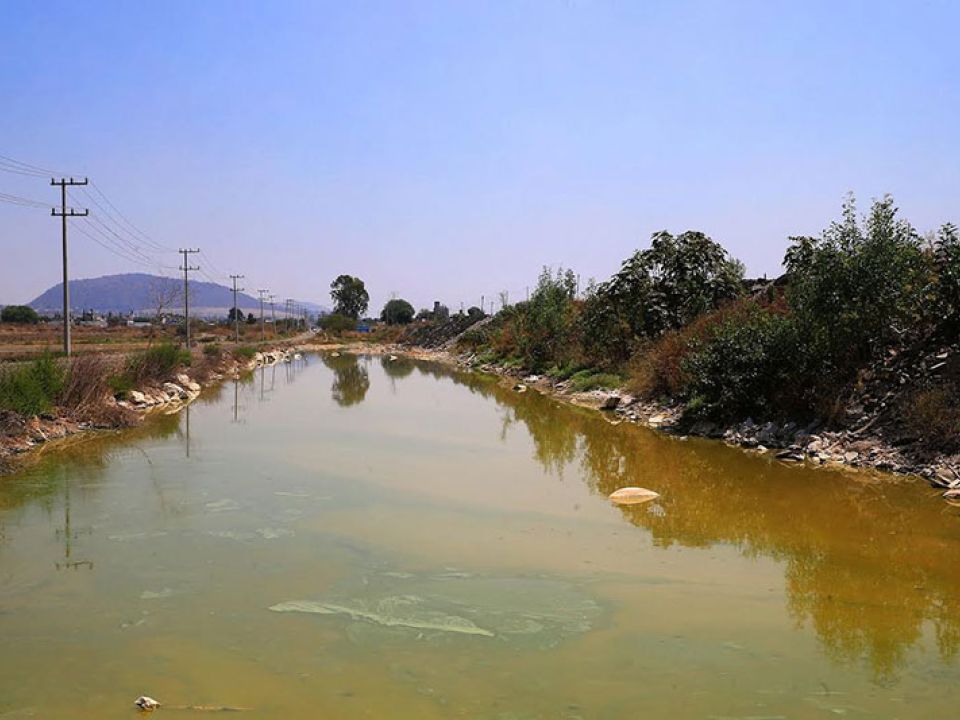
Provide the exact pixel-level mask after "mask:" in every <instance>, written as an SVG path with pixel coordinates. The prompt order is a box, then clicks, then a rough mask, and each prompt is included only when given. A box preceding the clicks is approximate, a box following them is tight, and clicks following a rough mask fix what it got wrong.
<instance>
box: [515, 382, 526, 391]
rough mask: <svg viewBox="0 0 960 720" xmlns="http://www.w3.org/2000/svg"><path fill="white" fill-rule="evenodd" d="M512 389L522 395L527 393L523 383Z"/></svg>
mask: <svg viewBox="0 0 960 720" xmlns="http://www.w3.org/2000/svg"><path fill="white" fill-rule="evenodd" d="M513 389H514V390H516V391H517V392H519V393H522V392H526V391H527V386H526V385H524V384H523V383H517V384H516V385H514V386H513Z"/></svg>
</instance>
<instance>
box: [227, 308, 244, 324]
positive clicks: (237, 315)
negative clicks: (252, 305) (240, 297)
mask: <svg viewBox="0 0 960 720" xmlns="http://www.w3.org/2000/svg"><path fill="white" fill-rule="evenodd" d="M238 320H239V321H240V322H243V310H241V309H240V308H238V307H232V308H230V310H229V312H227V322H231V323H232V322H236V321H238Z"/></svg>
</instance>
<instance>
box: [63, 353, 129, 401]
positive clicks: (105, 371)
mask: <svg viewBox="0 0 960 720" xmlns="http://www.w3.org/2000/svg"><path fill="white" fill-rule="evenodd" d="M111 375H112V365H111V363H110V361H109V360H107V358H105V357H104V356H103V355H100V354H99V353H88V354H86V355H78V356H77V357H75V358H74V359H73V361H72V362H71V363H70V368H69V369H68V371H67V376H66V384H65V385H64V388H63V391H62V393H61V396H60V404H61V405H62V406H63V407H67V408H70V409H72V410H81V411H82V410H86V409H91V408H94V407H95V406H96V405H98V404H99V402H100V401H101V400H103V398H104V397H105V396H106V395H107V394H109V393H110V392H111V390H112V385H111V382H110V380H111ZM113 392H116V391H115V390H114V391H113Z"/></svg>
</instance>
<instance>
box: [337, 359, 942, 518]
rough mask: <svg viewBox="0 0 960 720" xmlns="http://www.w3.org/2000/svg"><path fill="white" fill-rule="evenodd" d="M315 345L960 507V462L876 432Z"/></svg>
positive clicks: (457, 362) (459, 362) (466, 362)
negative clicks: (457, 373) (902, 481)
mask: <svg viewBox="0 0 960 720" xmlns="http://www.w3.org/2000/svg"><path fill="white" fill-rule="evenodd" d="M319 349H331V350H332V349H336V350H339V351H343V352H355V353H358V354H368V355H391V354H392V355H397V356H403V357H407V358H411V359H415V360H426V361H431V362H439V363H441V364H444V365H447V366H449V367H455V368H458V369H460V370H464V371H467V372H480V373H485V374H488V375H495V376H497V377H500V378H501V379H502V380H503V381H504V383H505V384H509V385H511V386H512V388H513V390H515V391H516V392H526V391H528V390H529V391H534V392H538V393H540V394H543V395H547V396H549V397H551V398H554V399H555V400H557V401H558V402H563V403H567V404H570V405H576V406H578V407H583V408H588V409H592V410H596V411H597V412H599V413H601V414H602V415H609V416H613V417H614V418H615V419H613V420H610V419H608V422H612V423H614V424H619V423H621V422H630V423H634V424H637V425H642V426H644V427H647V428H650V429H652V430H656V431H659V432H662V433H664V434H667V435H671V436H674V437H686V436H692V437H702V438H707V439H711V440H720V441H722V442H723V443H724V444H726V445H728V446H731V447H738V448H740V449H741V450H743V451H745V452H753V453H759V454H763V455H769V456H770V457H772V459H774V460H776V461H778V462H782V463H784V464H797V465H800V464H802V465H804V466H806V467H810V468H814V469H815V468H832V469H848V470H851V471H858V472H869V473H878V474H882V475H887V476H894V477H904V478H909V477H912V478H916V479H919V480H922V481H924V482H926V483H928V484H929V485H930V486H931V487H933V488H936V489H938V490H941V491H943V492H942V496H943V499H944V500H945V501H946V502H947V503H948V504H951V505H955V506H958V507H960V466H958V465H956V464H954V463H953V462H951V461H949V460H947V459H944V458H940V459H937V460H934V461H931V462H917V461H914V460H911V459H909V458H907V457H905V456H904V455H903V453H902V452H901V451H900V450H899V449H898V448H897V447H895V446H893V445H891V444H889V443H886V442H884V441H883V440H882V439H881V438H879V437H876V436H870V435H860V434H858V433H855V432H853V431H850V430H846V429H838V428H836V429H832V428H828V427H823V426H820V425H816V426H814V425H812V424H807V425H800V424H798V423H794V422H787V423H783V424H778V423H773V422H767V423H755V422H753V420H751V419H749V418H747V419H745V420H743V421H741V422H739V423H733V424H729V425H721V424H718V423H713V422H708V421H699V422H694V423H691V424H684V423H683V422H682V421H681V416H682V411H683V407H682V405H679V404H672V405H671V404H665V403H658V402H650V401H643V400H640V399H638V398H635V397H633V396H632V395H629V394H628V393H626V392H625V391H623V389H610V390H590V391H587V392H569V391H568V387H567V385H566V383H564V382H557V381H554V380H553V379H551V378H549V377H546V376H542V375H531V374H529V373H527V372H525V371H523V370H521V369H517V368H505V367H503V366H501V365H496V364H490V363H477V362H476V357H477V356H476V354H474V353H469V352H467V353H457V352H453V351H450V350H446V349H442V348H437V349H434V348H424V347H409V346H403V345H395V344H381V343H363V342H352V343H351V342H345V343H340V344H333V345H327V346H325V347H324V348H319Z"/></svg>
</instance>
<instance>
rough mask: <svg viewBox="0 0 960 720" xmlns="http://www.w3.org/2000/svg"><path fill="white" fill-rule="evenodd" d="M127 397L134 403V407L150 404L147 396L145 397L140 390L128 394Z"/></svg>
mask: <svg viewBox="0 0 960 720" xmlns="http://www.w3.org/2000/svg"><path fill="white" fill-rule="evenodd" d="M127 397H129V398H130V402H132V403H133V404H134V405H147V404H148V400H147V396H146V395H144V394H143V393H142V392H140V391H139V390H131V391H130V392H128V393H127Z"/></svg>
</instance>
